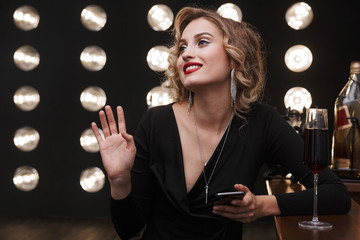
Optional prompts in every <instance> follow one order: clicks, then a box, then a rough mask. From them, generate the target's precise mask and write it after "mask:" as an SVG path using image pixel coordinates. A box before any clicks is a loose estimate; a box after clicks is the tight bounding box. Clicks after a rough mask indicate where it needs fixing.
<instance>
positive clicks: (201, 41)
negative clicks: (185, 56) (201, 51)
mask: <svg viewBox="0 0 360 240" xmlns="http://www.w3.org/2000/svg"><path fill="white" fill-rule="evenodd" d="M208 43H209V42H208V41H206V40H203V39H202V40H200V41H199V43H198V45H199V46H201V45H204V44H208Z"/></svg>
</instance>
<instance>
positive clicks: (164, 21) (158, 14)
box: [147, 4, 174, 31]
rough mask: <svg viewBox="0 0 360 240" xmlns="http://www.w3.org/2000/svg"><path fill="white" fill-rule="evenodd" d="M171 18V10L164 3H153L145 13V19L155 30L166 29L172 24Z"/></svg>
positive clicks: (172, 17) (172, 15)
mask: <svg viewBox="0 0 360 240" xmlns="http://www.w3.org/2000/svg"><path fill="white" fill-rule="evenodd" d="M173 20H174V14H173V12H172V11H171V9H170V8H169V7H168V6H166V5H164V4H158V5H154V6H153V7H152V8H151V9H150V10H149V12H148V15H147V21H148V23H149V25H150V27H151V28H152V29H154V30H155V31H165V30H167V29H168V28H169V27H170V26H171V25H172V23H173Z"/></svg>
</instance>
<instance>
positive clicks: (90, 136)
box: [80, 128, 105, 152]
mask: <svg viewBox="0 0 360 240" xmlns="http://www.w3.org/2000/svg"><path fill="white" fill-rule="evenodd" d="M99 132H100V134H101V136H102V137H103V139H105V136H104V133H103V131H102V130H101V129H99ZM80 145H81V147H82V148H83V149H84V150H85V151H87V152H98V151H99V144H98V142H97V140H96V137H95V134H94V133H93V131H92V129H91V128H88V129H86V130H85V131H83V132H82V133H81V137H80Z"/></svg>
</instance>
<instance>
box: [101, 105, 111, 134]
mask: <svg viewBox="0 0 360 240" xmlns="http://www.w3.org/2000/svg"><path fill="white" fill-rule="evenodd" d="M99 118H100V123H101V128H102V130H103V133H104V136H105V138H107V137H110V135H111V132H110V129H109V126H108V123H107V120H106V116H105V112H104V111H103V110H101V111H100V112H99Z"/></svg>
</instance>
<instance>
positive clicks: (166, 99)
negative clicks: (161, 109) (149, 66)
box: [146, 86, 173, 108]
mask: <svg viewBox="0 0 360 240" xmlns="http://www.w3.org/2000/svg"><path fill="white" fill-rule="evenodd" d="M146 102H147V105H148V107H149V108H152V107H156V106H160V105H166V104H169V103H172V102H173V100H172V98H171V97H170V96H169V93H168V92H167V91H166V90H165V89H164V88H162V87H160V86H157V87H154V88H153V89H151V90H150V91H149V93H148V94H147V96H146Z"/></svg>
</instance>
